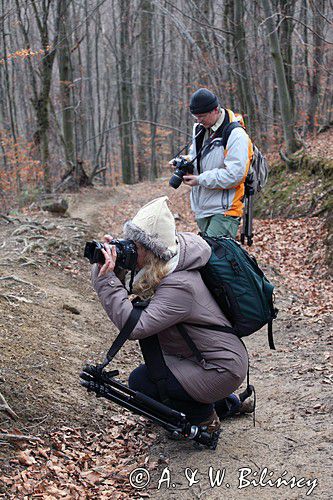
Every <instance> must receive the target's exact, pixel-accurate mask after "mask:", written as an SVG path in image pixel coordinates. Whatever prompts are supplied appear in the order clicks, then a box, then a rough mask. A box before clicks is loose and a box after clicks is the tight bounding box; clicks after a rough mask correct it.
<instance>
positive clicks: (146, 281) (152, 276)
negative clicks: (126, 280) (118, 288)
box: [133, 251, 169, 299]
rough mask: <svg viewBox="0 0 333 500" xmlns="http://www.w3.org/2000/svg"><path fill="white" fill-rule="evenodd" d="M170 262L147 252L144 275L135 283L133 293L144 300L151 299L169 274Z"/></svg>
mask: <svg viewBox="0 0 333 500" xmlns="http://www.w3.org/2000/svg"><path fill="white" fill-rule="evenodd" d="M168 271H169V267H168V262H165V260H162V259H160V258H159V257H157V256H156V255H154V254H153V253H152V252H150V251H149V252H147V256H146V265H145V267H144V273H143V275H142V276H141V277H140V278H139V279H138V280H137V281H136V282H135V283H134V285H133V293H134V294H135V295H138V296H139V297H141V298H142V299H150V298H151V297H152V296H153V295H154V293H155V290H156V288H157V287H158V285H159V284H160V282H161V280H162V279H163V278H164V277H165V276H166V275H167V274H168Z"/></svg>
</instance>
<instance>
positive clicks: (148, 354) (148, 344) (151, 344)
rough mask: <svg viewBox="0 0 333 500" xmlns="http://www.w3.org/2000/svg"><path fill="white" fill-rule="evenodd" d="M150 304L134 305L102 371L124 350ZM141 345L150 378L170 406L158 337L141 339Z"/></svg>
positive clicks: (108, 354) (100, 367)
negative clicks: (123, 347)
mask: <svg viewBox="0 0 333 500" xmlns="http://www.w3.org/2000/svg"><path fill="white" fill-rule="evenodd" d="M148 304H149V300H143V301H137V302H134V303H133V309H132V311H131V314H130V315H129V317H128V319H127V321H126V323H125V325H124V327H123V328H122V329H121V330H120V332H119V334H118V336H117V337H116V339H115V340H114V342H113V344H112V346H111V347H110V349H109V350H108V352H107V355H106V358H105V360H104V362H103V363H102V364H101V365H99V369H101V370H102V369H104V368H105V367H106V366H107V365H108V364H109V363H111V361H112V360H113V358H114V357H115V355H116V354H117V352H118V351H119V350H120V349H121V348H122V346H123V345H124V343H125V342H126V340H128V338H129V336H130V335H131V333H132V331H133V330H134V328H135V326H136V324H137V322H138V321H139V319H140V316H141V314H142V312H143V310H144V309H145V308H146V307H147V306H148ZM139 343H140V348H141V351H142V355H143V358H144V360H145V364H146V366H147V369H148V372H149V376H150V378H151V379H152V381H153V382H154V383H155V384H156V386H157V390H158V393H159V396H160V400H161V402H162V403H164V404H165V405H167V406H170V405H171V400H170V398H169V396H168V393H167V389H166V380H167V376H168V372H167V366H166V363H165V360H164V356H163V353H162V349H161V346H160V343H159V340H158V337H157V335H151V336H149V337H146V338H144V339H140V340H139Z"/></svg>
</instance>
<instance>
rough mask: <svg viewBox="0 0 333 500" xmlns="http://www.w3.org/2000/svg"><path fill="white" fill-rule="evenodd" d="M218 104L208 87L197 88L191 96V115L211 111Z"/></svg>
mask: <svg viewBox="0 0 333 500" xmlns="http://www.w3.org/2000/svg"><path fill="white" fill-rule="evenodd" d="M218 105H219V102H218V100H217V97H216V95H215V94H213V92H211V91H210V90H208V89H199V90H197V91H196V92H194V94H193V95H192V97H191V100H190V111H191V113H192V114H193V115H201V114H203V113H209V111H213V109H215V108H217V107H218Z"/></svg>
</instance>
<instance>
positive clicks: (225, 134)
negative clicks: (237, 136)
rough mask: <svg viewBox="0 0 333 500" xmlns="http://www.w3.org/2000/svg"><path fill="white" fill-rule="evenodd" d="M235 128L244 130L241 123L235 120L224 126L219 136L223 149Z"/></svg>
mask: <svg viewBox="0 0 333 500" xmlns="http://www.w3.org/2000/svg"><path fill="white" fill-rule="evenodd" d="M235 128H242V129H243V130H244V127H242V125H241V124H240V123H239V122H237V121H236V122H231V123H228V125H226V126H225V127H224V129H223V131H222V137H221V141H222V146H223V147H224V149H225V148H226V147H227V142H228V140H229V137H230V134H231V132H232V131H233V130H234V129H235Z"/></svg>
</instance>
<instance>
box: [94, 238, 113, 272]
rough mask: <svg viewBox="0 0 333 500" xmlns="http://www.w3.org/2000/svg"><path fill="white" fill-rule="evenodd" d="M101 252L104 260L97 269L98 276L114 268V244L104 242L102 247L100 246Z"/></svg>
mask: <svg viewBox="0 0 333 500" xmlns="http://www.w3.org/2000/svg"><path fill="white" fill-rule="evenodd" d="M111 239H112V238H111ZM102 252H103V255H104V257H105V262H104V264H103V265H102V266H101V268H100V270H99V273H98V277H99V278H100V277H101V276H105V275H106V274H108V273H111V272H112V271H113V270H114V268H115V265H116V260H117V251H116V247H115V245H111V246H110V245H108V243H104V249H103V248H102Z"/></svg>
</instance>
